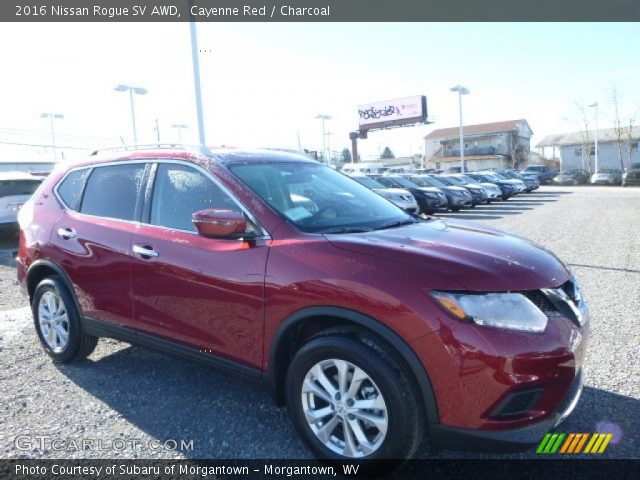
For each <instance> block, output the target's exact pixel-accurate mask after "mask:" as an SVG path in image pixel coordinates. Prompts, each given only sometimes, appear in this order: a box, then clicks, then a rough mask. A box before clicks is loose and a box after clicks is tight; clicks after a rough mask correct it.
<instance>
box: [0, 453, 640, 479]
mask: <svg viewBox="0 0 640 480" xmlns="http://www.w3.org/2000/svg"><path fill="white" fill-rule="evenodd" d="M395 466H396V465H395V464H394V463H390V462H377V463H358V462H353V463H344V464H338V463H336V464H331V463H321V462H319V461H317V460H277V459H272V460H237V459H230V460H118V459H111V460H20V459H13V460H2V461H0V478H2V479H11V480H27V479H30V480H57V479H58V480H93V479H104V480H113V479H118V480H128V479H138V480H162V479H174V478H180V479H181V480H202V479H207V478H229V479H236V478H243V479H265V478H291V477H302V478H314V479H323V478H326V479H329V478H389V479H403V480H404V479H425V480H427V479H428V480H439V479H443V480H444V479H446V480H454V479H464V480H468V479H498V478H499V479H511V478H517V479H518V480H525V479H535V480H550V479H554V478H562V479H574V478H575V479H591V478H593V479H598V480H606V479H616V480H622V479H626V478H639V476H640V460H611V459H602V460H597V459H595V458H593V459H589V460H583V459H567V460H548V459H540V460H496V459H493V460H460V459H451V460H410V461H408V462H406V463H405V464H404V465H402V466H401V467H400V468H398V469H394V467H395Z"/></svg>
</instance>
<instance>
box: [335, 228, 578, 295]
mask: <svg viewBox="0 0 640 480" xmlns="http://www.w3.org/2000/svg"><path fill="white" fill-rule="evenodd" d="M326 238H327V240H328V241H329V242H331V243H332V244H333V245H334V246H335V247H337V248H341V249H343V250H347V251H352V252H358V253H362V254H365V255H371V256H374V257H380V258H385V259H388V260H392V261H396V262H400V263H405V264H409V265H412V266H419V267H422V268H424V269H425V270H427V271H432V272H434V273H436V274H439V275H444V276H447V277H449V278H451V279H452V280H454V281H456V282H457V283H459V284H460V288H461V289H467V290H472V291H517V290H535V289H539V288H551V287H557V286H559V285H561V284H563V283H564V282H566V281H567V280H568V279H569V275H570V274H569V271H568V270H567V268H566V267H565V266H564V264H563V263H562V262H561V261H560V260H559V259H558V258H557V257H556V256H555V255H554V254H553V253H551V252H549V251H548V250H545V249H543V248H542V247H540V246H537V245H535V244H533V243H532V242H530V241H529V240H526V239H524V238H522V237H519V236H516V235H511V234H508V233H506V232H504V231H502V230H499V229H497V228H492V227H488V226H485V225H479V224H475V223H471V222H465V221H456V220H446V221H444V220H431V221H428V222H418V223H415V224H412V225H407V226H403V227H399V228H391V229H386V230H375V231H373V232H365V233H354V234H338V235H327V236H326ZM415 281H416V282H417V281H419V279H415ZM435 288H437V286H435Z"/></svg>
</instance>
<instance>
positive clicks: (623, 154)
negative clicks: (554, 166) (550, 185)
mask: <svg viewBox="0 0 640 480" xmlns="http://www.w3.org/2000/svg"><path fill="white" fill-rule="evenodd" d="M639 141H640V127H636V126H632V127H630V128H629V127H627V128H623V129H621V130H618V131H617V130H616V129H614V128H608V129H601V130H600V129H599V130H598V170H600V169H610V168H613V169H617V170H624V169H625V168H627V167H628V166H629V164H630V163H631V162H640V152H638V142H639ZM536 148H538V149H540V151H541V153H542V154H543V155H545V154H549V150H551V153H550V156H551V158H558V159H559V161H560V168H561V169H562V170H572V169H575V168H580V169H583V170H587V171H590V172H594V171H595V153H596V147H595V131H582V132H571V133H560V134H554V135H547V136H546V137H544V138H543V139H542V141H540V142H539V143H538V144H537V145H536Z"/></svg>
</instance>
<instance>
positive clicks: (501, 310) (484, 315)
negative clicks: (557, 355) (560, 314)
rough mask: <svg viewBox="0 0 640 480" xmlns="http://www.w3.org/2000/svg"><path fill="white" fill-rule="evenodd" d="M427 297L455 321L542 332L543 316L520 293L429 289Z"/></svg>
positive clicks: (544, 320) (545, 322) (544, 319)
mask: <svg viewBox="0 0 640 480" xmlns="http://www.w3.org/2000/svg"><path fill="white" fill-rule="evenodd" d="M431 297H432V298H433V299H434V300H435V301H436V302H437V303H438V304H439V305H440V306H442V308H444V309H445V310H446V311H447V312H448V313H450V314H451V315H453V316H454V317H455V318H457V319H458V320H462V321H467V322H473V323H475V324H477V325H484V326H487V327H495V328H504V329H507V330H519V331H522V332H544V329H545V328H546V327H547V316H546V315H545V314H544V313H542V311H541V310H540V309H539V308H538V307H536V306H535V305H534V304H533V302H531V300H529V299H528V298H527V297H525V296H524V295H521V294H520V293H485V294H463V293H450V292H438V291H435V290H434V291H432V292H431Z"/></svg>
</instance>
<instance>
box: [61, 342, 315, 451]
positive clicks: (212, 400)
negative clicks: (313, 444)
mask: <svg viewBox="0 0 640 480" xmlns="http://www.w3.org/2000/svg"><path fill="white" fill-rule="evenodd" d="M103 341H109V342H113V341H112V340H101V342H103ZM122 345H126V344H122ZM94 356H95V354H94ZM59 370H60V371H61V372H62V373H63V374H64V375H65V376H66V377H68V378H69V379H70V380H71V381H73V382H74V383H75V384H77V385H78V386H79V387H80V388H82V389H83V390H86V391H87V392H88V393H90V394H91V395H93V396H94V397H95V398H97V399H98V400H100V401H102V402H104V403H106V404H107V405H108V406H109V408H111V409H113V410H114V411H116V412H117V413H119V414H120V415H122V417H124V418H125V419H126V420H127V421H128V422H129V423H131V424H132V425H134V426H135V427H137V428H138V429H140V430H142V431H144V432H145V433H146V434H148V435H150V436H151V437H154V438H156V439H158V440H160V441H164V440H168V439H174V440H178V441H180V440H185V441H190V440H193V445H194V449H193V451H187V452H183V453H184V455H185V457H187V458H237V457H244V458H304V457H308V456H309V453H308V451H307V450H306V448H305V447H304V446H303V445H302V443H301V442H300V441H299V440H298V437H297V435H296V433H295V431H294V429H293V426H292V425H291V423H290V421H289V417H288V415H287V413H286V410H285V409H281V408H277V407H276V406H275V404H274V403H273V401H272V400H271V396H270V395H269V393H268V392H267V390H266V389H265V388H264V387H262V386H261V385H260V384H259V383H258V382H255V381H251V380H243V379H240V378H235V377H233V376H229V375H225V374H223V373H220V372H218V371H217V370H215V369H213V368H211V367H209V366H206V365H204V364H200V363H197V362H193V361H189V360H183V359H181V358H176V357H169V356H166V355H163V354H161V353H158V352H155V351H152V350H147V349H144V348H141V347H137V346H125V348H123V349H120V350H118V351H116V352H114V353H113V354H110V355H107V356H104V357H101V358H97V359H93V358H92V357H89V359H88V360H86V361H83V362H80V363H77V364H72V365H68V366H59Z"/></svg>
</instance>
